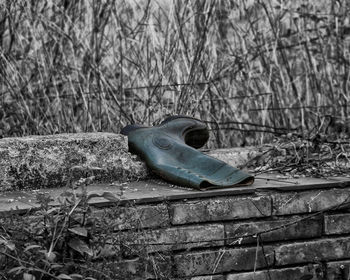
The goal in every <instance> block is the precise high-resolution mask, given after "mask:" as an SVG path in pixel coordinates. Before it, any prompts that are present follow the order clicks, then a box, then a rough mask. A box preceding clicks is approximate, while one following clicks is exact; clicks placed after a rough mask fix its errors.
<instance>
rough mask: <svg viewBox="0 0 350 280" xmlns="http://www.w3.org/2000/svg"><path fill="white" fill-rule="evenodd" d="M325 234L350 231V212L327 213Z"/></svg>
mask: <svg viewBox="0 0 350 280" xmlns="http://www.w3.org/2000/svg"><path fill="white" fill-rule="evenodd" d="M324 232H325V234H346V233H350V213H344V214H334V215H326V216H325V217H324Z"/></svg>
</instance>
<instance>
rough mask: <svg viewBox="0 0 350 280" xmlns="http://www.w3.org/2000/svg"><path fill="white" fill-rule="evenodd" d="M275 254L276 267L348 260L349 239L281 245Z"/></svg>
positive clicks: (349, 256)
mask: <svg viewBox="0 0 350 280" xmlns="http://www.w3.org/2000/svg"><path fill="white" fill-rule="evenodd" d="M275 254H276V265H277V266H282V265H288V264H299V263H312V262H320V261H330V260H337V259H345V258H350V237H344V238H337V239H323V240H317V241H309V242H298V243H292V244H286V245H281V246H279V247H277V248H275Z"/></svg>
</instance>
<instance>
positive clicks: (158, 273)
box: [90, 255, 172, 280]
mask: <svg viewBox="0 0 350 280" xmlns="http://www.w3.org/2000/svg"><path fill="white" fill-rule="evenodd" d="M171 264H172V263H171V259H170V257H169V256H164V255H157V256H149V257H148V258H147V259H143V258H134V259H130V260H115V261H103V262H99V263H98V262H97V263H91V264H90V265H91V268H93V269H94V270H96V271H101V272H102V273H103V275H107V276H109V278H110V279H116V280H124V279H133V280H134V279H135V280H144V279H149V278H151V279H170V278H171V276H172V269H171Z"/></svg>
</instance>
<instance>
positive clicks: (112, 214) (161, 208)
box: [92, 204, 170, 231]
mask: <svg viewBox="0 0 350 280" xmlns="http://www.w3.org/2000/svg"><path fill="white" fill-rule="evenodd" d="M92 215H93V217H95V218H97V222H98V223H105V224H107V225H108V228H112V229H113V231H119V230H125V229H138V228H158V227H165V226H168V225H169V223H170V222H169V214H168V208H167V206H166V205H165V204H159V205H137V206H134V207H120V206H117V207H111V208H105V209H104V210H96V211H94V212H93V213H92Z"/></svg>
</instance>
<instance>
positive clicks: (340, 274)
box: [327, 261, 350, 280]
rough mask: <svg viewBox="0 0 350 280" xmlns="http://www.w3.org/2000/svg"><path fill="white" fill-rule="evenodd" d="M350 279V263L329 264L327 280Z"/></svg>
mask: <svg viewBox="0 0 350 280" xmlns="http://www.w3.org/2000/svg"><path fill="white" fill-rule="evenodd" d="M343 279H350V261H337V262H329V263H327V280H343Z"/></svg>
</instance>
